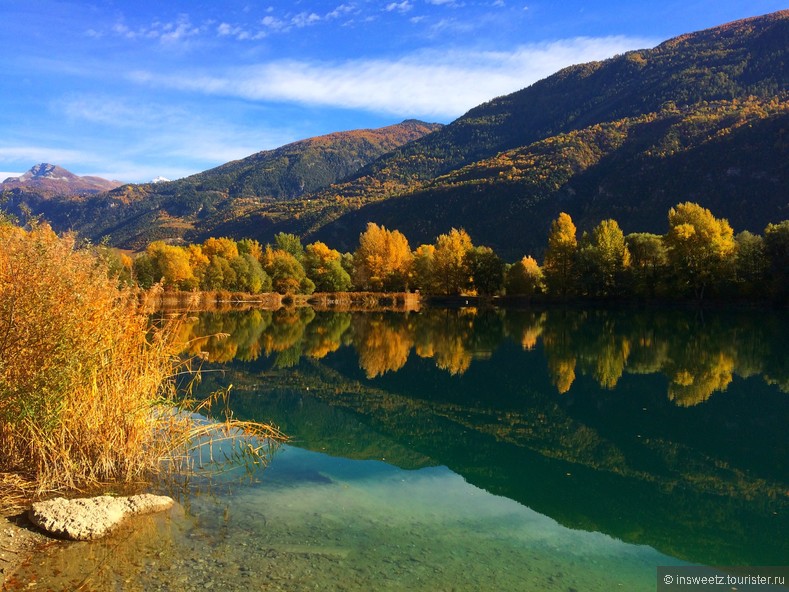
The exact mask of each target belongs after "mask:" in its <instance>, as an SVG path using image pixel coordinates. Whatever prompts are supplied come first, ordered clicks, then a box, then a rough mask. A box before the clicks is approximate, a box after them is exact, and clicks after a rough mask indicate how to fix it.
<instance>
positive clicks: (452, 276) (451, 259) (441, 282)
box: [433, 228, 474, 295]
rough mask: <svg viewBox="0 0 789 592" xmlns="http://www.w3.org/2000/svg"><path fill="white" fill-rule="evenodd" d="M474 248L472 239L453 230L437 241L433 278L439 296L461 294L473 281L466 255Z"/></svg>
mask: <svg viewBox="0 0 789 592" xmlns="http://www.w3.org/2000/svg"><path fill="white" fill-rule="evenodd" d="M473 248H474V245H473V243H472V242H471V237H470V236H469V235H468V233H467V232H466V231H465V230H463V229H462V228H461V229H460V230H457V229H456V228H453V229H452V230H450V231H449V232H448V233H447V234H442V235H440V236H439V237H438V238H437V239H436V249H435V251H434V253H433V276H434V278H435V282H436V286H435V287H436V291H437V293H439V294H445V295H450V294H460V293H461V292H462V291H463V290H464V289H465V288H466V287H467V286H468V285H469V283H470V281H471V272H470V270H469V268H468V264H467V258H466V255H467V254H468V252H469V251H471V249H473Z"/></svg>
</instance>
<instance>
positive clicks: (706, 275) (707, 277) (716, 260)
mask: <svg viewBox="0 0 789 592" xmlns="http://www.w3.org/2000/svg"><path fill="white" fill-rule="evenodd" d="M668 226H669V230H668V234H667V235H666V245H667V247H668V258H669V263H670V264H671V267H672V270H673V271H674V273H675V274H676V276H677V278H678V280H679V284H680V288H687V289H689V290H691V291H692V292H693V294H694V295H695V296H696V298H698V299H702V298H703V297H704V293H705V290H706V289H707V287H709V286H713V287H714V286H716V285H720V284H722V283H723V282H724V281H725V280H727V279H729V278H730V276H731V273H732V271H733V263H734V254H735V250H736V244H735V242H734V231H733V230H732V228H731V226H729V222H728V221H727V220H725V219H717V218H715V216H713V215H712V212H710V211H709V210H708V209H706V208H703V207H701V206H700V205H698V204H695V203H691V202H685V203H682V204H679V205H677V206H676V207H675V208H671V210H669V213H668Z"/></svg>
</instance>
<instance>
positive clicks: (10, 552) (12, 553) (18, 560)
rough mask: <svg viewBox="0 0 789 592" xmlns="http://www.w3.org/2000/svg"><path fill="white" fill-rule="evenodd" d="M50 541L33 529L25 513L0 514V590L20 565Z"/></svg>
mask: <svg viewBox="0 0 789 592" xmlns="http://www.w3.org/2000/svg"><path fill="white" fill-rule="evenodd" d="M51 540H52V539H51V538H49V537H48V536H46V535H45V534H44V533H42V532H39V531H38V530H36V529H35V527H33V525H32V524H31V523H30V521H29V520H28V518H27V512H26V511H22V512H19V511H17V512H4V513H0V590H5V586H6V583H7V582H8V581H9V580H10V579H11V578H12V577H13V576H14V574H15V573H16V571H17V570H18V569H19V567H20V566H21V565H23V564H24V563H25V562H26V561H28V560H29V559H30V558H31V557H32V556H33V554H34V553H35V552H36V550H38V549H39V548H41V546H43V545H45V544H46V543H48V542H49V541H51Z"/></svg>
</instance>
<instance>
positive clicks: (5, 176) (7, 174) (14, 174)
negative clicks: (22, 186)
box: [0, 171, 24, 183]
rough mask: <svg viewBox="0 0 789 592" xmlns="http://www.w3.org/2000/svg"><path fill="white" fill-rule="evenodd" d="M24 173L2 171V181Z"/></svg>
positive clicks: (0, 181)
mask: <svg viewBox="0 0 789 592" xmlns="http://www.w3.org/2000/svg"><path fill="white" fill-rule="evenodd" d="M23 174H24V173H4V172H2V171H0V183H2V182H3V181H5V180H6V179H8V178H9V177H19V176H21V175H23Z"/></svg>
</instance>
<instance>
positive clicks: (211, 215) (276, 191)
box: [40, 120, 441, 248]
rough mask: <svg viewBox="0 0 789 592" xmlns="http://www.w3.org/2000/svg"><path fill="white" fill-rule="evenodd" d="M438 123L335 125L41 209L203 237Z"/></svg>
mask: <svg viewBox="0 0 789 592" xmlns="http://www.w3.org/2000/svg"><path fill="white" fill-rule="evenodd" d="M440 127H441V126H440V125H439V124H432V123H424V122H421V121H415V120H408V121H404V122H402V123H399V124H397V125H391V126H387V127H383V128H379V129H363V130H354V131H347V132H336V133H332V134H328V135H324V136H319V137H315V138H309V139H306V140H301V141H298V142H294V143H292V144H288V145H286V146H282V147H280V148H277V149H274V150H265V151H262V152H258V153H257V154H253V155H251V156H248V157H246V158H243V159H241V160H235V161H232V162H229V163H226V164H223V165H221V166H219V167H216V168H214V169H211V170H208V171H205V172H202V173H198V174H196V175H192V176H190V177H186V178H184V179H180V180H177V181H169V182H168V181H158V182H153V183H148V184H143V185H124V186H122V187H119V188H117V189H115V190H113V191H110V192H108V193H104V194H102V195H99V196H96V197H94V198H93V199H90V200H87V201H86V202H84V203H82V204H79V205H78V206H74V205H67V206H63V205H61V204H55V205H53V207H51V208H49V209H48V210H46V211H42V212H40V213H42V214H43V215H44V216H45V217H46V218H48V219H49V220H50V221H51V222H53V223H54V224H55V225H56V226H57V227H58V228H62V229H65V228H73V229H76V230H78V231H79V232H80V233H81V234H83V235H86V236H89V237H91V238H97V239H98V238H100V237H104V236H109V237H110V239H111V242H112V244H116V245H120V246H124V247H129V248H144V247H145V245H146V244H147V243H148V242H150V241H152V240H156V239H170V240H179V239H186V240H201V239H202V237H204V236H208V235H212V234H216V232H220V231H218V230H216V229H217V228H218V227H219V226H221V225H222V224H224V223H225V221H226V220H233V219H238V218H241V217H243V216H244V214H245V212H247V211H249V210H255V209H259V208H260V207H261V206H262V205H263V204H267V205H268V206H269V207H275V208H276V207H277V204H280V203H285V202H288V201H290V200H293V199H296V198H298V197H300V196H303V195H306V194H309V192H312V191H315V190H317V189H320V188H323V187H326V186H328V185H329V184H331V183H333V182H335V181H338V180H340V179H342V178H344V177H347V176H348V175H350V174H352V173H354V172H356V171H357V170H358V169H359V168H361V167H362V166H364V165H366V164H368V163H370V162H371V161H373V160H374V159H376V158H378V157H380V156H381V155H383V154H385V153H387V152H390V151H391V150H393V149H395V148H396V147H398V146H400V145H401V144H404V143H407V142H410V141H412V140H415V139H417V138H420V137H422V136H424V135H425V134H429V133H431V132H433V131H435V130H436V129H439V128H440Z"/></svg>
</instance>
